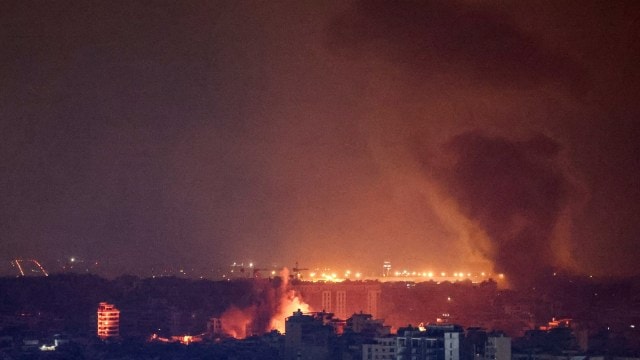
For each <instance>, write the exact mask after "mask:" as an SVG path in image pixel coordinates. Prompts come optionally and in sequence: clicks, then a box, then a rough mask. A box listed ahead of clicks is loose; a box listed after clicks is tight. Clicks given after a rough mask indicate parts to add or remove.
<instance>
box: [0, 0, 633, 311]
mask: <svg viewBox="0 0 640 360" xmlns="http://www.w3.org/2000/svg"><path fill="white" fill-rule="evenodd" d="M3 10H4V11H2V12H0V18H1V20H2V23H3V24H5V25H6V26H5V30H6V31H3V33H2V35H0V37H1V39H2V41H3V44H6V45H5V49H4V51H3V53H2V55H1V56H2V60H3V61H1V62H0V77H1V78H2V79H3V86H2V88H1V89H0V95H1V96H0V130H1V131H0V169H1V170H2V173H3V176H2V177H0V199H2V200H0V201H1V204H0V205H1V206H0V253H1V254H3V256H5V257H7V258H15V257H22V258H30V257H34V258H38V259H40V260H42V262H43V263H45V264H46V263H55V261H56V260H58V259H68V258H69V257H71V256H76V257H78V258H83V259H97V260H100V264H101V265H100V266H102V269H103V270H101V271H104V272H105V273H107V274H120V273H127V272H128V273H137V274H143V275H148V274H149V273H150V270H149V269H150V268H152V267H154V268H160V267H163V266H165V265H167V264H169V265H172V266H174V267H176V268H178V266H181V267H182V266H183V265H185V264H186V265H185V268H190V267H191V266H194V267H203V268H223V269H225V268H226V267H227V266H228V264H231V263H233V262H234V261H247V260H252V261H253V262H254V263H256V264H261V265H260V266H263V267H269V266H271V265H278V266H284V265H289V266H291V265H292V264H293V263H295V262H296V261H299V262H300V264H301V266H304V267H309V268H315V267H321V268H324V267H331V268H333V269H336V268H342V269H347V268H349V269H351V270H353V271H356V270H362V271H363V272H365V273H376V274H378V273H379V272H380V271H381V266H382V262H383V261H384V260H390V261H391V262H392V264H393V266H394V267H395V268H399V267H401V266H402V267H407V268H415V269H416V270H421V271H429V270H434V271H438V270H442V271H465V272H466V271H491V270H492V269H491V268H493V267H495V270H496V271H504V272H505V273H506V274H507V276H508V277H511V276H513V277H514V279H518V280H517V281H526V280H525V278H526V274H527V273H528V272H531V273H532V274H533V273H535V272H543V271H545V269H546V268H548V267H560V268H563V269H571V270H573V271H578V272H584V273H590V274H591V273H594V274H617V275H629V274H637V273H638V268H637V266H636V264H637V260H638V259H640V248H639V247H637V246H636V241H637V238H638V236H639V235H640V225H639V224H638V221H637V219H636V217H637V215H636V214H638V213H640V183H639V180H638V179H640V174H638V171H639V170H638V169H640V158H639V157H638V156H637V154H639V153H640V143H639V142H638V141H637V139H638V138H639V137H640V126H638V121H637V119H638V116H640V108H639V105H638V104H639V103H640V102H638V101H637V94H638V93H640V73H639V71H640V70H639V68H638V66H637V59H638V58H640V41H639V37H638V34H639V33H640V32H639V31H638V26H639V25H638V21H637V18H635V17H634V16H635V15H634V14H637V13H638V11H639V10H640V9H638V4H637V2H633V1H629V2H624V1H622V2H618V3H616V4H613V5H611V4H606V3H603V2H598V1H585V2H581V3H580V4H571V3H569V2H564V3H557V2H555V1H549V2H545V1H541V2H534V3H531V4H529V3H527V4H523V3H513V4H503V3H500V2H493V1H486V2H480V1H463V0H461V1H411V2H400V3H395V2H383V1H353V2H350V1H349V2H345V1H336V2H311V3H309V2H290V3H286V2H264V3H256V2H252V1H247V2H244V1H233V2H211V1H206V2H204V1H203V2H198V1H190V2H176V3H144V2H136V1H133V2H124V3H120V4H111V3H110V4H107V3H104V4H100V3H91V4H88V3H86V2H81V1H77V2H75V1H69V2H65V3H64V4H63V3H58V2H51V3H46V4H42V3H38V2H29V1H14V2H8V3H6V4H5V5H4V6H3ZM356 255H357V256H356ZM354 259H357V261H354ZM181 267H180V268H181ZM356 268H359V269H356ZM265 291H267V290H265ZM271 291H272V290H268V292H271ZM265 306H267V308H270V309H271V308H272V307H270V305H265ZM243 309H244V308H243ZM243 309H241V310H243ZM255 311H258V312H260V311H259V310H258V309H256V310H255ZM271 312H272V311H271ZM263 320H264V322H267V321H268V319H266V318H265V319H263ZM261 321H262V320H261Z"/></svg>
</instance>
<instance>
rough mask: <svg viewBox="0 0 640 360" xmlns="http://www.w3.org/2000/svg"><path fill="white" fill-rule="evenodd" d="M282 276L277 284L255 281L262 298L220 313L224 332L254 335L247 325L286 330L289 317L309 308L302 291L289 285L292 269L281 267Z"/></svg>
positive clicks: (256, 327)
mask: <svg viewBox="0 0 640 360" xmlns="http://www.w3.org/2000/svg"><path fill="white" fill-rule="evenodd" d="M280 279H281V280H282V282H281V283H280V284H279V285H278V286H275V287H270V286H267V285H265V284H264V283H263V284H262V285H261V284H259V283H255V286H256V289H259V290H261V291H259V292H257V293H256V294H260V295H259V297H260V300H259V301H256V302H255V303H254V305H252V306H249V307H246V308H238V307H236V306H233V305H232V306H231V307H230V308H229V309H227V310H226V311H225V312H224V313H223V314H222V316H221V317H220V323H221V326H222V330H223V331H224V333H226V334H227V335H229V336H232V337H234V338H236V339H243V338H245V337H247V336H248V335H251V334H248V333H247V329H249V330H250V331H251V332H253V331H258V332H260V331H269V330H278V331H279V332H281V333H283V332H284V331H285V321H286V318H287V317H289V316H291V315H292V314H293V313H294V312H295V311H298V310H300V311H302V312H310V311H311V309H310V307H309V305H308V304H306V303H305V302H304V301H303V300H302V298H301V296H300V294H298V293H297V292H295V291H294V290H291V289H290V288H289V284H288V279H289V271H288V270H287V269H286V268H285V269H284V270H283V271H281V273H280ZM261 286H262V287H261ZM265 315H267V316H266V317H265ZM265 320H268V322H267V321H265Z"/></svg>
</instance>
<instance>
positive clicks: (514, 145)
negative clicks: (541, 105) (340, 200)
mask: <svg viewBox="0 0 640 360" xmlns="http://www.w3.org/2000/svg"><path fill="white" fill-rule="evenodd" d="M561 151H562V149H561V146H560V145H559V144H558V143H557V142H556V141H554V140H553V139H551V138H549V137H547V136H544V135H540V134H539V135H537V136H534V137H532V138H529V139H526V140H512V139H508V138H506V137H500V136H489V135H487V134H484V133H482V132H480V131H469V132H465V133H461V134H459V135H456V136H454V137H453V138H452V139H450V140H449V141H447V142H446V143H445V144H444V145H443V147H442V156H443V158H442V159H441V161H440V162H439V163H438V164H437V165H436V164H425V165H426V169H428V170H429V173H430V174H433V177H434V180H435V181H436V183H437V184H438V186H439V188H440V189H441V190H442V191H443V192H444V193H446V195H445V196H448V197H450V198H452V199H453V200H454V201H455V203H456V205H457V210H458V211H459V212H460V213H461V214H462V215H463V216H465V217H466V218H467V219H469V220H470V223H471V224H473V225H474V226H477V227H478V228H479V229H480V230H482V231H483V232H484V234H485V235H486V236H485V239H486V240H487V241H488V242H486V243H483V242H482V241H481V240H480V239H475V240H476V241H471V243H470V245H471V246H472V247H474V248H475V249H476V250H477V251H480V252H481V254H482V255H483V256H484V257H486V258H487V259H489V260H491V261H492V262H493V264H494V270H495V271H497V272H501V273H505V274H507V277H508V278H509V279H510V280H511V281H510V283H512V284H514V285H516V286H521V285H526V284H529V283H531V281H532V280H533V279H534V278H535V277H536V276H540V275H541V274H543V273H544V271H546V270H550V269H552V268H556V267H559V266H566V265H567V264H571V263H572V260H571V259H570V258H567V257H566V256H567V252H566V251H563V249H566V246H569V247H570V246H571V245H570V243H568V241H570V239H567V238H566V236H567V234H565V233H564V232H563V229H564V228H565V227H566V224H564V222H566V221H570V220H571V218H570V216H566V214H567V213H568V212H569V213H570V210H571V209H570V206H571V203H572V202H571V201H570V200H571V199H572V190H571V189H572V187H573V184H572V181H571V177H570V176H568V174H567V172H566V170H565V168H564V164H563V163H562V161H561V159H562V157H561Z"/></svg>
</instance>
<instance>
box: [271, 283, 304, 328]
mask: <svg viewBox="0 0 640 360" xmlns="http://www.w3.org/2000/svg"><path fill="white" fill-rule="evenodd" d="M298 310H300V311H302V312H303V313H306V312H310V311H311V308H310V307H309V304H307V303H305V302H303V301H302V299H300V297H299V296H298V294H296V293H295V291H293V290H288V291H287V295H286V296H285V297H283V298H282V299H281V301H280V311H278V313H277V314H275V315H274V316H273V317H272V318H271V324H270V326H271V329H275V330H278V331H279V332H280V333H284V324H285V320H286V319H287V317H289V316H291V315H292V314H293V313H294V312H296V311H298Z"/></svg>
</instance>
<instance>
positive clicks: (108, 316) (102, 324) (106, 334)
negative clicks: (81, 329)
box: [97, 302, 120, 340]
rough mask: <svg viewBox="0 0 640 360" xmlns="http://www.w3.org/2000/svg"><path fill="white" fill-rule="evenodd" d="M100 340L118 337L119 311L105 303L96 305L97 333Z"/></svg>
mask: <svg viewBox="0 0 640 360" xmlns="http://www.w3.org/2000/svg"><path fill="white" fill-rule="evenodd" d="M97 335H98V337H99V338H100V339H102V340H108V339H113V338H117V337H119V336H120V310H118V309H117V308H116V307H115V305H113V304H109V303H106V302H101V303H100V304H98V331H97Z"/></svg>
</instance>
